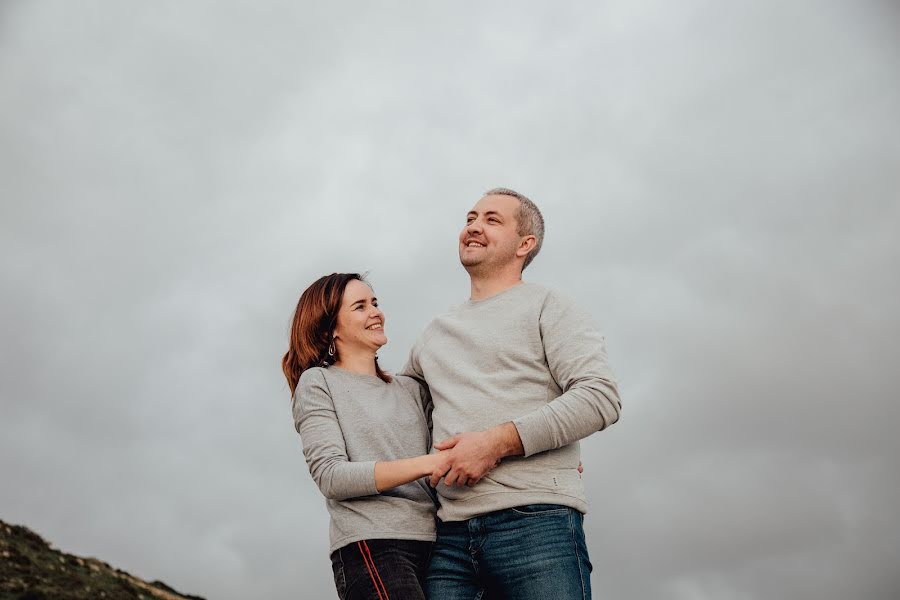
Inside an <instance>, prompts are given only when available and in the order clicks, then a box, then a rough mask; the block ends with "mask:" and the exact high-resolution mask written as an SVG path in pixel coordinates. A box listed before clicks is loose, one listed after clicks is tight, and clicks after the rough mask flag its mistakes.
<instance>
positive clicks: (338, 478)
mask: <svg viewBox="0 0 900 600" xmlns="http://www.w3.org/2000/svg"><path fill="white" fill-rule="evenodd" d="M293 412H294V427H295V428H296V429H297V432H298V433H299V434H300V439H301V441H302V442H303V455H304V456H305V457H306V464H307V466H308V467H309V474H310V475H312V478H313V481H314V482H315V483H316V485H317V486H319V489H320V490H321V491H322V494H324V495H325V497H326V498H329V499H331V500H344V499H346V498H355V497H357V496H370V495H372V494H377V493H378V489H377V488H376V487H375V461H367V462H351V461H350V459H349V458H348V456H347V448H346V445H345V443H344V434H343V431H342V430H341V425H340V423H339V422H338V419H337V414H336V413H335V410H334V402H333V401H332V398H331V394H330V393H329V390H328V385H327V383H326V381H325V375H324V374H323V373H322V372H321V370H320V369H318V368H313V369H308V370H306V371H304V372H303V374H302V375H301V376H300V382H299V383H298V384H297V391H296V393H295V394H294V400H293Z"/></svg>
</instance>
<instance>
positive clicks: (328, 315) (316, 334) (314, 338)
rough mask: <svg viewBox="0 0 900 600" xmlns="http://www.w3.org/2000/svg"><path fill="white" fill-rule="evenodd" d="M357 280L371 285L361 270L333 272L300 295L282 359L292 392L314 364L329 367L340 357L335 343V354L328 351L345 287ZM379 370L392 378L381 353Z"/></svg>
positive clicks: (282, 365) (386, 376)
mask: <svg viewBox="0 0 900 600" xmlns="http://www.w3.org/2000/svg"><path fill="white" fill-rule="evenodd" d="M353 280H357V281H362V282H363V283H365V284H366V285H368V282H367V281H366V280H365V279H364V278H363V276H362V275H360V274H359V273H332V274H331V275H325V276H324V277H320V278H319V279H317V280H316V281H315V282H314V283H313V284H312V285H311V286H309V287H308V288H306V291H304V292H303V294H302V295H301V296H300V301H299V302H297V309H296V310H295V311H294V320H293V322H292V323H291V333H290V340H289V341H288V351H287V353H286V354H285V355H284V358H282V359H281V369H282V371H284V376H285V377H286V378H287V381H288V385H289V386H290V387H291V395H293V394H294V392H295V391H296V390H297V383H298V382H299V381H300V374H301V373H303V371H305V370H307V369H310V368H312V367H327V366H328V365H330V364H334V363H335V362H337V361H338V360H339V359H340V357H339V355H338V351H337V347H334V354H333V355H329V354H328V349H329V346H331V344H332V342H333V341H334V337H333V335H334V328H335V327H336V326H337V316H338V312H339V311H340V310H341V302H342V301H343V299H344V290H346V289H347V284H348V283H350V282H351V281H353ZM375 373H376V374H377V375H378V377H379V378H380V379H382V380H383V381H386V382H387V383H390V382H391V376H390V375H388V374H387V373H385V372H384V371H382V370H381V367H379V366H378V358H377V357H376V358H375Z"/></svg>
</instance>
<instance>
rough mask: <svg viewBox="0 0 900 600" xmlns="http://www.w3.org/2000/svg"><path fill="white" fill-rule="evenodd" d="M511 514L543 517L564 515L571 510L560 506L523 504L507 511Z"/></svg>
mask: <svg viewBox="0 0 900 600" xmlns="http://www.w3.org/2000/svg"><path fill="white" fill-rule="evenodd" d="M509 510H510V511H511V512H512V513H514V514H516V515H519V516H522V517H543V516H549V515H565V514H568V512H569V511H570V510H572V509H570V508H569V507H568V506H562V505H560V504H525V505H523V506H514V507H512V508H511V509H509Z"/></svg>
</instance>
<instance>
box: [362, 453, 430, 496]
mask: <svg viewBox="0 0 900 600" xmlns="http://www.w3.org/2000/svg"><path fill="white" fill-rule="evenodd" d="M445 457H446V453H445V452H438V453H437V454H423V455H422V456H416V457H415V458H401V459H400V460H391V461H384V462H377V463H375V487H376V488H378V491H379V492H383V491H384V490H389V489H391V488H395V487H397V486H398V485H403V484H404V483H409V482H410V481H415V480H416V479H421V478H422V477H426V476H428V477H430V476H431V474H432V473H434V472H435V471H436V470H438V469H440V468H441V467H442V466H443V464H444V463H446V462H447V459H446V458H445Z"/></svg>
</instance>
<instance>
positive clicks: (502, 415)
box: [401, 283, 621, 521]
mask: <svg viewBox="0 0 900 600" xmlns="http://www.w3.org/2000/svg"><path fill="white" fill-rule="evenodd" d="M401 373H403V374H404V375H409V376H411V377H415V378H416V379H418V380H420V381H424V382H426V383H427V384H428V387H429V389H430V392H431V397H432V400H433V403H434V412H433V416H432V419H433V424H434V436H433V437H434V441H435V442H439V441H441V440H443V439H445V438H448V437H450V436H452V435H455V434H457V433H461V432H466V431H480V430H483V429H487V428H489V427H493V426H495V425H500V424H502V423H506V422H509V421H512V422H513V423H514V424H515V426H516V429H517V430H518V432H519V437H521V439H522V445H523V446H524V448H525V456H524V457H509V458H505V459H503V461H502V462H501V464H500V465H499V466H498V467H496V468H495V469H494V470H492V471H491V472H490V473H488V474H487V476H485V477H484V478H483V479H482V480H481V481H480V482H478V483H477V484H476V485H475V486H474V487H466V486H463V487H457V486H450V487H448V486H446V485H444V484H443V482H441V484H440V485H439V486H438V488H437V491H438V495H439V499H440V504H441V507H440V509H439V510H438V516H439V517H440V518H441V519H442V520H444V521H461V520H465V519H469V518H472V517H475V516H478V515H482V514H484V513H488V512H491V511H494V510H500V509H504V508H510V507H513V506H520V505H523V504H536V503H542V504H543V503H547V504H562V505H565V506H570V507H572V508H575V509H576V510H579V511H581V512H582V513H584V512H587V500H586V498H585V494H584V486H583V485H582V481H581V476H580V474H579V473H578V463H579V461H580V456H581V451H580V448H579V443H578V440H580V439H582V438H584V437H587V436H588V435H590V434H592V433H594V432H595V431H599V430H602V429H604V428H606V427H608V426H609V425H611V424H613V423H615V422H616V421H617V420H618V418H619V411H620V410H621V403H620V402H619V393H618V390H617V388H616V383H615V379H614V377H613V374H612V372H611V371H610V369H609V366H608V365H607V362H606V350H605V349H604V344H603V336H602V335H601V334H600V332H599V331H598V330H597V328H596V327H595V326H594V325H593V324H592V322H591V319H590V318H589V317H588V316H587V314H586V313H585V312H584V311H582V310H580V309H579V308H578V307H577V306H575V305H574V304H573V303H572V302H570V301H569V300H567V299H565V298H564V297H562V296H560V295H559V294H558V293H557V292H555V291H552V290H549V289H547V288H545V287H543V286H540V285H536V284H533V283H521V284H519V285H517V286H515V287H512V288H510V289H508V290H505V291H503V292H501V293H499V294H497V295H495V296H492V297H490V298H487V299H484V300H479V301H471V300H470V301H468V302H467V303H465V304H463V305H461V306H458V307H456V308H455V309H453V310H451V311H450V312H448V313H447V314H444V315H442V316H439V317H438V318H436V319H435V320H434V321H432V322H431V323H430V324H429V325H428V327H426V329H425V331H424V332H423V333H422V335H421V336H420V337H419V339H418V341H417V342H416V344H415V346H413V349H412V351H411V352H410V356H409V362H408V363H407V365H406V366H405V367H404V368H403V369H402V370H401Z"/></svg>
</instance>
